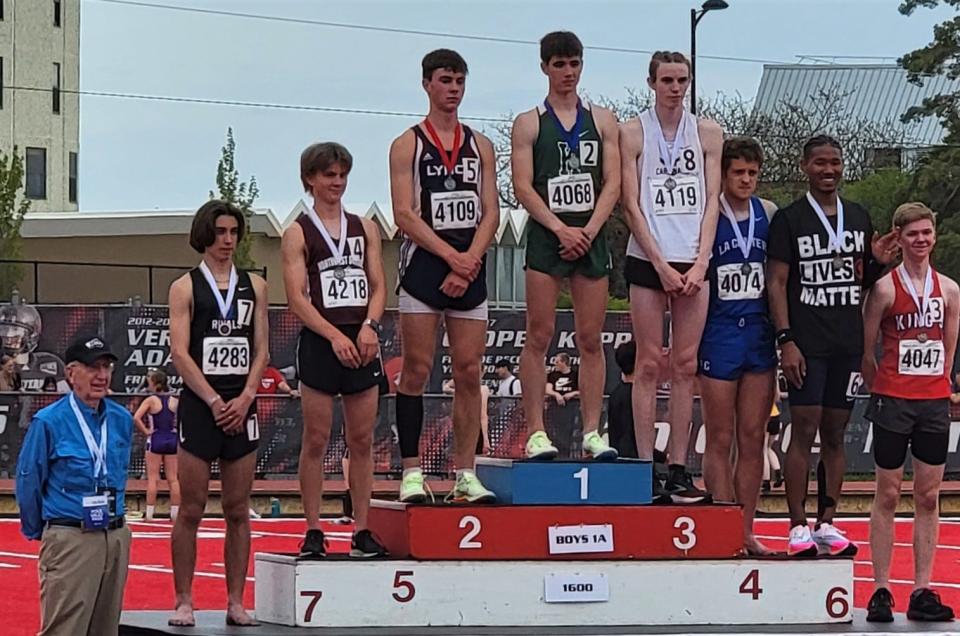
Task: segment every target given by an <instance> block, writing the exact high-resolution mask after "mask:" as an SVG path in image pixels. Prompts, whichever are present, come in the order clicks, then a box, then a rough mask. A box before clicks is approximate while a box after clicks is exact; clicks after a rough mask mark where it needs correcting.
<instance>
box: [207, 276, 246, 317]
mask: <svg viewBox="0 0 960 636" xmlns="http://www.w3.org/2000/svg"><path fill="white" fill-rule="evenodd" d="M200 273H201V274H203V277H204V278H206V279H207V284H208V285H209V286H210V291H212V292H213V297H214V298H215V299H216V300H217V307H219V308H220V316H221V317H222V318H223V319H224V320H227V319H228V318H229V316H230V305H232V304H233V296H234V294H235V293H236V291H237V280H239V279H238V277H237V267H236V265H233V264H231V265H230V281H229V282H228V283H227V298H226V300H224V298H223V294H221V293H220V289H219V288H218V287H217V280H216V279H215V278H214V277H213V272H211V271H210V268H209V267H207V262H206V261H200Z"/></svg>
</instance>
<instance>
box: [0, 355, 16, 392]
mask: <svg viewBox="0 0 960 636" xmlns="http://www.w3.org/2000/svg"><path fill="white" fill-rule="evenodd" d="M19 390H20V374H19V373H17V359H16V358H14V357H13V356H11V355H7V354H3V355H2V356H0V391H19Z"/></svg>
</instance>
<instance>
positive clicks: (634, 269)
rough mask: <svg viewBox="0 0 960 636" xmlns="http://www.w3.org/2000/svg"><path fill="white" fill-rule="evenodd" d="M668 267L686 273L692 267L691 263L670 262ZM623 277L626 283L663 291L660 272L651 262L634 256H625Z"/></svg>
mask: <svg viewBox="0 0 960 636" xmlns="http://www.w3.org/2000/svg"><path fill="white" fill-rule="evenodd" d="M670 267H672V268H673V269H675V270H677V271H678V272H680V273H681V274H686V273H687V270H689V269H690V268H691V267H693V263H670ZM623 277H624V279H626V281H627V284H629V285H637V286H638V287H646V288H647V289H657V290H659V291H663V283H661V282H660V274H658V273H657V270H656V269H654V267H653V263H651V262H650V261H645V260H643V259H642V258H637V257H635V256H628V257H627V264H626V265H625V266H624V268H623Z"/></svg>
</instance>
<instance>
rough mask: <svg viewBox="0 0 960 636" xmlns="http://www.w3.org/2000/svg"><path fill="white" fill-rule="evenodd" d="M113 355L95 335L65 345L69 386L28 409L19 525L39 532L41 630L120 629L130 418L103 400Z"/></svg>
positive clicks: (32, 534)
mask: <svg viewBox="0 0 960 636" xmlns="http://www.w3.org/2000/svg"><path fill="white" fill-rule="evenodd" d="M116 360H117V357H116V356H115V355H114V354H113V353H111V351H110V349H109V348H108V347H107V346H106V344H105V343H104V342H103V340H101V339H100V338H98V337H96V336H87V337H84V338H79V339H78V340H76V341H75V342H74V343H73V344H71V345H70V347H69V348H68V349H67V351H66V356H65V362H66V365H67V367H66V368H67V380H68V381H69V383H70V385H71V386H72V387H73V392H72V393H69V394H68V395H66V396H64V397H63V398H61V399H60V400H58V401H56V402H55V403H53V404H51V405H50V406H48V407H47V408H45V409H42V410H40V411H38V412H37V414H36V415H34V417H33V421H32V422H31V423H30V428H29V429H28V430H27V435H26V438H25V439H24V443H23V448H22V449H21V451H20V459H19V462H18V464H17V504H18V505H19V508H20V528H21V531H22V532H23V534H24V536H26V537H27V538H28V539H40V541H41V547H40V568H39V569H40V609H41V630H40V634H41V636H47V635H51V634H64V635H69V636H77V635H80V634H88V635H91V636H93V635H96V636H101V635H106V634H116V633H117V631H118V626H119V623H120V610H121V607H122V603H123V587H124V584H125V583H126V580H127V563H128V561H129V557H130V530H129V529H128V528H126V527H124V521H123V513H124V492H125V490H126V482H127V468H128V467H129V465H130V437H131V435H132V432H133V418H132V416H131V415H130V413H129V411H127V410H126V409H125V408H123V407H122V406H120V405H118V404H116V403H115V402H112V401H110V400H106V399H104V397H105V396H106V394H107V390H108V389H109V387H110V379H111V376H112V374H113V363H114V362H115V361H116Z"/></svg>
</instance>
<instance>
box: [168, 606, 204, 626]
mask: <svg viewBox="0 0 960 636" xmlns="http://www.w3.org/2000/svg"><path fill="white" fill-rule="evenodd" d="M196 624H197V621H196V620H195V619H194V618H193V606H192V605H178V606H177V609H175V610H173V616H171V617H170V618H168V619H167V625H172V626H173V627H195V626H196Z"/></svg>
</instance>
